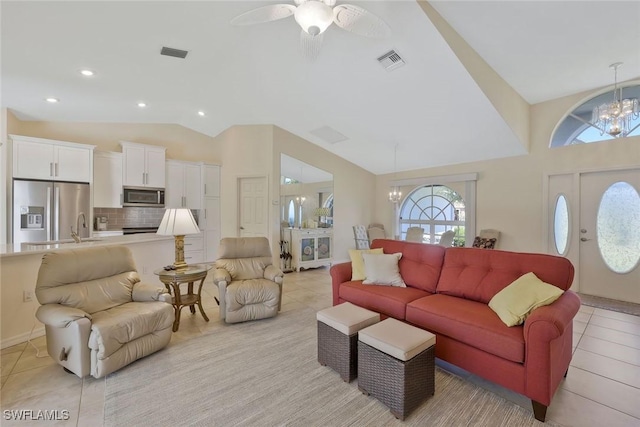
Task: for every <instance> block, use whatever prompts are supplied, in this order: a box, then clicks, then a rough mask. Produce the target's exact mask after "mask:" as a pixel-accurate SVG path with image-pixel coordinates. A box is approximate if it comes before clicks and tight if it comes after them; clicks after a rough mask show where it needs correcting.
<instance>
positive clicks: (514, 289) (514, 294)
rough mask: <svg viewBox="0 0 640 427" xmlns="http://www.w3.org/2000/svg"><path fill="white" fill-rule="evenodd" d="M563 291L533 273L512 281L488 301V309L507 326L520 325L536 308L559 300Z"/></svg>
mask: <svg viewBox="0 0 640 427" xmlns="http://www.w3.org/2000/svg"><path fill="white" fill-rule="evenodd" d="M563 292H564V291H563V290H562V289H560V288H558V287H557V286H553V285H550V284H549V283H545V282H543V281H542V280H540V279H538V277H537V276H536V275H535V274H533V273H527V274H524V275H522V276H520V277H519V278H518V279H516V280H514V281H513V283H511V284H510V285H509V286H507V287H506V288H504V289H503V290H501V291H500V292H498V293H497V294H495V295H494V296H493V298H491V301H489V307H491V309H492V310H493V311H495V312H496V314H497V315H498V316H499V317H500V320H502V321H503V322H504V323H505V324H506V325H507V326H515V325H521V324H522V323H524V320H525V319H526V318H527V316H528V315H529V314H530V313H531V312H532V311H533V310H535V309H536V308H538V307H542V306H543V305H548V304H551V303H552V302H554V301H555V300H557V299H558V298H560V295H562V294H563Z"/></svg>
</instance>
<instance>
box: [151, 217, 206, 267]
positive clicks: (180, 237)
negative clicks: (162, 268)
mask: <svg viewBox="0 0 640 427" xmlns="http://www.w3.org/2000/svg"><path fill="white" fill-rule="evenodd" d="M199 232H200V229H199V228H198V224H196V220H195V219H194V218H193V214H191V210H189V209H167V210H165V211H164V216H163V217H162V222H161V223H160V227H158V231H157V232H156V234H159V235H160V236H174V237H175V240H176V260H175V262H174V263H173V267H174V268H175V269H176V270H184V269H186V268H187V263H186V262H185V261H184V236H185V234H197V233H199Z"/></svg>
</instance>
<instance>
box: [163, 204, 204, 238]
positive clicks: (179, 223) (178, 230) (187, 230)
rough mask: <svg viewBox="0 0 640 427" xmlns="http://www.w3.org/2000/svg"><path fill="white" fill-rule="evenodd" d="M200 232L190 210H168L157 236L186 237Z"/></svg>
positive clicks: (165, 212)
mask: <svg viewBox="0 0 640 427" xmlns="http://www.w3.org/2000/svg"><path fill="white" fill-rule="evenodd" d="M199 232H200V229H199V228H198V224H196V220H195V219H194V218H193V214H192V213H191V210H189V209H167V210H165V211H164V217H162V222H161V223H160V227H158V231H157V232H156V234H159V235H161V236H184V235H185V234H197V233H199Z"/></svg>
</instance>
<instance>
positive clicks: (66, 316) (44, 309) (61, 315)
mask: <svg viewBox="0 0 640 427" xmlns="http://www.w3.org/2000/svg"><path fill="white" fill-rule="evenodd" d="M36 317H37V318H38V320H39V321H41V322H42V323H44V324H45V325H47V326H53V327H56V328H66V327H67V326H69V323H71V322H75V321H76V320H78V319H82V318H87V319H89V320H91V315H90V314H89V313H85V312H84V311H82V310H80V309H79V308H74V307H66V306H64V305H60V304H45V305H41V306H40V307H38V311H36Z"/></svg>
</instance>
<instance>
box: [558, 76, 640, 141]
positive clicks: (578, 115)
mask: <svg viewBox="0 0 640 427" xmlns="http://www.w3.org/2000/svg"><path fill="white" fill-rule="evenodd" d="M622 97H623V98H625V99H627V98H636V99H637V98H640V85H638V84H635V85H631V86H626V87H622ZM612 100H613V92H612V91H611V90H607V91H606V92H604V93H602V94H600V95H597V96H594V97H592V98H590V99H588V100H586V101H585V102H583V103H582V104H580V105H579V106H577V107H576V108H574V109H573V110H572V111H569V112H568V113H567V115H566V116H565V117H564V118H563V119H562V120H561V121H560V123H558V125H557V126H556V128H555V130H554V131H553V135H552V136H551V142H550V144H549V147H551V148H553V147H564V146H565V145H576V144H588V143H591V142H598V141H613V140H615V139H616V138H614V137H613V136H611V135H609V134H608V133H606V132H604V130H603V129H601V128H598V127H597V126H596V125H594V124H593V123H592V121H593V117H592V114H593V109H594V108H595V107H597V106H599V105H602V104H604V103H607V102H611V101H612ZM638 135H640V117H638V116H637V115H634V116H631V121H630V123H629V134H628V135H627V136H638Z"/></svg>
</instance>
